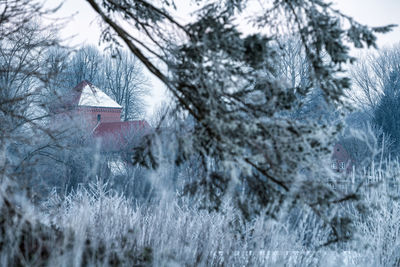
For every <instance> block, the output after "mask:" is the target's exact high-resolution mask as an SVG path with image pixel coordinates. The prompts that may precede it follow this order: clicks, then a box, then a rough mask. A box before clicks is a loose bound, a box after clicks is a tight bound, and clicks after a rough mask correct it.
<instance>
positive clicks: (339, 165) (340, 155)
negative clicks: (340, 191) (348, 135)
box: [331, 144, 354, 174]
mask: <svg viewBox="0 0 400 267" xmlns="http://www.w3.org/2000/svg"><path fill="white" fill-rule="evenodd" d="M353 165H354V162H353V160H352V158H351V157H350V154H349V153H348V152H347V150H346V149H345V148H344V147H343V146H342V145H341V144H336V145H335V147H334V148H333V153H332V162H331V168H332V170H334V171H336V172H341V173H346V174H347V173H350V172H351V171H352V169H353Z"/></svg>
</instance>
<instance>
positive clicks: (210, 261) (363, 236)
mask: <svg viewBox="0 0 400 267" xmlns="http://www.w3.org/2000/svg"><path fill="white" fill-rule="evenodd" d="M398 174H400V166H399V164H398V162H393V163H390V164H389V163H388V164H386V167H385V168H384V167H381V168H376V169H373V168H371V170H370V171H369V173H368V175H362V176H360V177H359V179H365V177H367V178H369V180H370V181H371V180H372V181H373V182H376V187H374V188H368V187H367V188H368V190H366V194H365V204H366V206H367V208H368V209H369V212H368V213H366V214H364V215H359V214H357V213H354V219H355V225H354V226H355V228H356V230H357V231H356V235H355V238H354V240H353V241H351V242H349V243H347V244H336V245H333V246H330V247H322V248H319V249H317V248H316V247H317V246H318V245H320V244H323V243H324V242H325V241H326V239H327V237H328V231H327V230H326V229H325V228H324V227H323V225H322V224H321V222H320V221H319V220H318V219H317V218H315V216H313V215H312V213H311V212H308V211H307V210H298V211H297V212H295V211H293V212H292V213H291V214H290V216H282V217H281V219H280V220H279V221H274V220H266V219H265V218H262V217H258V218H256V219H255V220H254V221H252V222H249V223H244V222H243V221H241V219H240V216H239V214H238V212H237V211H236V210H235V209H234V208H233V206H232V205H230V204H229V203H225V205H224V206H223V208H222V211H221V212H219V213H209V212H207V211H205V210H198V209H197V208H196V207H195V206H194V204H193V203H192V202H191V201H189V200H188V199H187V198H182V197H174V196H172V197H171V196H169V197H168V198H165V199H161V200H159V201H158V202H157V203H152V204H151V205H144V204H141V205H139V204H137V203H135V202H134V201H133V200H131V199H127V198H125V197H124V196H123V195H119V194H117V193H115V192H113V191H107V184H103V183H102V182H101V181H98V182H97V183H94V184H91V185H90V186H88V187H86V188H84V187H81V188H79V189H78V190H77V191H76V192H73V193H71V194H70V195H68V196H66V197H60V196H58V195H57V194H56V193H54V194H52V196H51V197H50V198H49V199H48V200H47V201H46V202H44V203H42V205H41V207H37V208H36V209H34V208H33V206H32V205H30V204H27V203H26V202H24V201H23V200H22V199H21V198H20V199H12V200H10V203H16V204H14V206H10V207H8V206H7V205H8V204H7V202H6V201H2V202H1V205H2V214H3V215H5V214H8V217H7V218H10V219H7V218H4V216H3V218H2V221H0V230H1V231H3V237H5V238H3V240H1V242H0V248H1V249H0V253H1V254H0V264H1V265H2V266H6V265H16V264H21V265H29V266H42V265H43V266H109V265H118V266H132V265H137V266H398V265H399V263H400V261H399V259H400V252H399V251H400V202H399V200H398V198H397V197H396V196H397V194H398V191H397V190H394V189H393V188H394V187H395V186H394V185H396V184H397V183H398V177H399V176H398ZM355 180H357V179H355ZM2 190H3V189H2ZM2 196H7V192H6V190H3V191H2ZM4 199H6V198H3V200H4ZM7 207H8V208H7ZM352 210H355V209H353V207H352V205H349V211H352ZM15 214H20V215H21V216H16V215H15ZM4 233H5V234H4ZM27 248H30V249H31V251H30V250H29V249H27Z"/></svg>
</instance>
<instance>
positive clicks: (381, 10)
mask: <svg viewBox="0 0 400 267" xmlns="http://www.w3.org/2000/svg"><path fill="white" fill-rule="evenodd" d="M179 1H188V0H177V1H176V2H177V3H179ZM332 2H334V3H335V4H334V6H335V7H337V8H338V9H339V10H341V11H342V12H343V13H345V14H347V15H350V16H352V17H354V18H355V19H356V20H357V21H359V22H361V23H364V24H368V25H370V26H382V25H386V24H398V25H400V14H399V13H400V0H337V1H334V0H333V1H332ZM57 15H59V16H62V17H67V16H71V15H74V16H73V19H72V20H69V21H70V22H69V23H68V24H67V25H65V27H64V29H63V30H62V31H61V33H60V34H61V35H62V36H63V38H66V39H67V38H68V39H69V42H68V43H69V44H70V45H74V46H76V47H77V48H79V46H80V45H82V44H94V45H98V44H99V37H100V29H99V26H98V23H97V21H96V19H95V18H96V16H95V13H94V12H93V10H92V9H91V7H90V6H89V4H87V3H86V1H85V0H65V2H64V5H63V6H62V8H61V10H60V11H59V12H58V14H57ZM72 36H74V37H73V38H69V37H72ZM399 41H400V28H399V27H397V28H395V30H394V31H392V32H390V33H388V34H385V35H379V36H378V45H379V46H380V47H382V46H385V45H392V44H395V43H398V42H399ZM148 75H149V76H151V74H150V73H148ZM151 81H152V87H153V89H152V92H151V95H150V96H149V97H148V98H147V99H146V100H147V102H148V105H149V108H148V114H147V116H146V117H147V118H148V117H149V116H150V115H151V113H152V110H153V109H154V107H155V106H157V105H159V103H160V102H161V101H162V99H163V97H164V93H163V89H162V88H163V85H162V84H161V83H160V82H159V81H158V80H157V79H155V78H151Z"/></svg>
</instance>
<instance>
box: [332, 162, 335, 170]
mask: <svg viewBox="0 0 400 267" xmlns="http://www.w3.org/2000/svg"><path fill="white" fill-rule="evenodd" d="M331 167H332V169H333V170H336V161H334V162H332V165H331Z"/></svg>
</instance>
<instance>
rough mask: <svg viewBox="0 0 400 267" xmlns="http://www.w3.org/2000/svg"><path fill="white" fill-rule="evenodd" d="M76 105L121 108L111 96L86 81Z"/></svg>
mask: <svg viewBox="0 0 400 267" xmlns="http://www.w3.org/2000/svg"><path fill="white" fill-rule="evenodd" d="M78 106H86V107H107V108H122V107H121V106H120V105H119V104H118V103H117V102H115V101H114V100H112V99H111V97H109V96H108V95H106V94H105V93H104V92H103V91H101V90H100V89H99V88H97V87H96V86H94V85H93V84H90V83H86V85H85V87H83V89H82V93H81V96H80V98H79V102H78Z"/></svg>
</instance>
